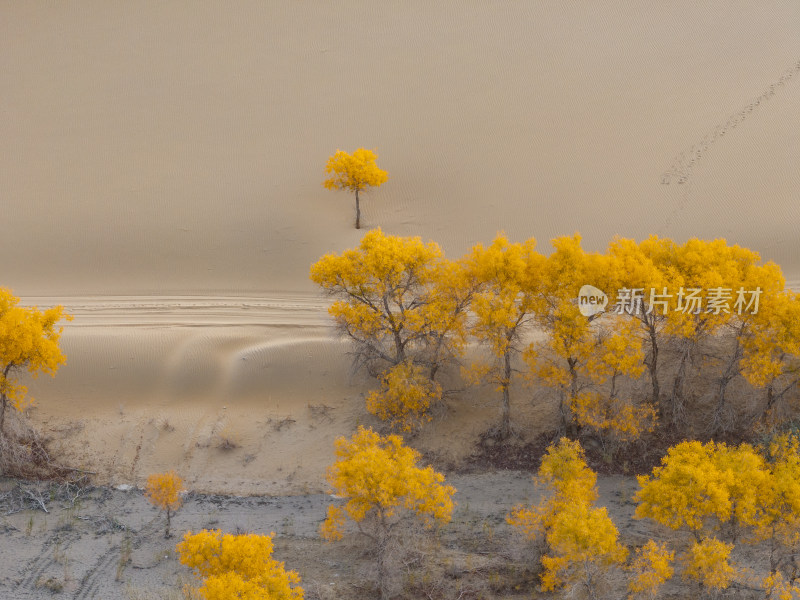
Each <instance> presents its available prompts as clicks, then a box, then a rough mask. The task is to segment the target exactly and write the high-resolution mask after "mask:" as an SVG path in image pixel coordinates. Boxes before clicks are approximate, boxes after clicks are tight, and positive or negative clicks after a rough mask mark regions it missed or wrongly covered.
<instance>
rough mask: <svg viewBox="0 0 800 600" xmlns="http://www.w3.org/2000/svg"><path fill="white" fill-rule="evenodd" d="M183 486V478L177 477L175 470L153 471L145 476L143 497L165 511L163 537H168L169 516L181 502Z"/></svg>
mask: <svg viewBox="0 0 800 600" xmlns="http://www.w3.org/2000/svg"><path fill="white" fill-rule="evenodd" d="M184 489H185V488H184V487H183V480H182V479H181V478H180V477H178V474H177V473H175V471H169V472H168V473H155V474H153V475H150V477H148V478H147V484H146V485H145V492H144V494H145V497H146V498H147V499H148V500H149V501H150V503H151V504H152V505H153V506H155V507H156V508H159V509H161V510H163V511H164V512H165V513H167V528H166V531H165V532H164V537H165V538H169V537H170V532H169V526H170V517H171V516H172V513H173V512H175V511H176V510H178V508H180V506H181V504H183V500H182V498H181V492H182V491H183V490H184Z"/></svg>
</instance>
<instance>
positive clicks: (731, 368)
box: [711, 334, 742, 435]
mask: <svg viewBox="0 0 800 600" xmlns="http://www.w3.org/2000/svg"><path fill="white" fill-rule="evenodd" d="M741 356H742V345H741V344H740V343H739V334H737V336H736V348H735V349H734V351H733V354H732V355H731V358H730V360H729V361H728V364H727V365H725V370H724V371H723V372H722V374H721V375H720V377H719V381H718V385H717V405H716V406H715V407H714V417H713V419H712V421H711V433H712V435H713V434H715V433H717V432H719V430H720V428H721V426H722V411H723V409H724V408H725V401H726V397H725V395H726V392H727V390H728V384H729V383H730V382H731V381H732V380H733V378H734V377H736V375H737V374H738V373H739V359H740V358H741Z"/></svg>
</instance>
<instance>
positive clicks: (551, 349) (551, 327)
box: [523, 233, 614, 437]
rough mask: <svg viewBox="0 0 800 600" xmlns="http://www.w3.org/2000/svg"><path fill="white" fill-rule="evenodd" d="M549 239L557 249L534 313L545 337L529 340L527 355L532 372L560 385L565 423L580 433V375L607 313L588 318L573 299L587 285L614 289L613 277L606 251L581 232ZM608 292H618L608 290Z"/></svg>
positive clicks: (547, 382) (573, 433)
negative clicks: (596, 249) (584, 242)
mask: <svg viewBox="0 0 800 600" xmlns="http://www.w3.org/2000/svg"><path fill="white" fill-rule="evenodd" d="M550 243H551V245H552V246H553V247H554V248H555V251H554V252H553V253H552V254H550V256H548V257H547V259H546V260H545V261H544V263H543V265H542V275H541V278H540V282H539V290H538V291H539V293H540V295H541V299H540V301H539V303H538V304H537V307H536V316H535V320H536V325H538V327H539V328H540V329H542V330H543V331H544V332H545V334H546V337H545V339H544V340H541V341H538V342H535V343H532V344H530V345H528V347H527V348H526V349H525V352H524V353H523V359H524V360H525V362H526V363H527V365H528V367H529V369H530V370H529V376H530V377H531V378H536V379H538V380H540V381H541V382H542V383H544V384H545V385H546V386H548V387H551V388H554V389H556V390H558V394H559V411H560V416H561V426H562V429H563V430H564V431H566V432H567V433H568V434H569V435H570V436H571V437H577V435H578V433H579V429H580V425H581V424H580V423H579V422H578V420H577V419H576V416H577V415H576V412H575V409H576V405H575V402H576V400H577V399H578V397H579V395H580V393H581V391H582V390H583V388H584V385H585V382H582V377H581V375H582V374H583V373H584V371H585V367H586V364H587V361H588V360H589V358H590V356H591V354H592V352H594V351H595V348H596V344H597V327H596V324H597V322H599V321H601V320H604V319H605V317H604V315H603V314H602V313H601V314H598V315H595V316H593V317H591V318H587V317H586V316H584V315H583V314H581V312H580V310H579V308H578V306H577V305H576V303H575V300H576V298H577V296H578V292H579V291H580V289H581V287H583V286H584V285H592V286H594V287H597V288H599V289H601V290H610V289H611V287H610V286H611V280H610V279H609V277H608V272H609V267H608V259H607V257H605V256H603V255H600V254H597V253H590V252H585V251H584V250H583V248H582V247H581V236H580V235H578V234H577V233H576V234H574V235H571V236H562V237H559V238H555V239H553V240H551V241H550ZM607 293H608V294H609V296H610V297H611V298H613V297H614V296H613V293H611V292H610V291H609V292H607ZM590 321H591V323H590Z"/></svg>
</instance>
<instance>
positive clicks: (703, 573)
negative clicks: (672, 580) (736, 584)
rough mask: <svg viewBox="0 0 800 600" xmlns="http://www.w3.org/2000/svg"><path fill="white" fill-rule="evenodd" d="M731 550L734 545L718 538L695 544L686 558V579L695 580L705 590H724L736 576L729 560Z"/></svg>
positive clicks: (704, 539)
mask: <svg viewBox="0 0 800 600" xmlns="http://www.w3.org/2000/svg"><path fill="white" fill-rule="evenodd" d="M731 550H733V544H726V543H725V542H721V541H719V540H718V539H716V538H703V539H702V540H701V541H699V542H693V543H692V546H691V548H690V549H689V552H688V554H687V555H686V558H685V561H686V565H685V568H684V571H683V575H684V577H685V578H688V579H694V580H695V581H697V582H698V583H699V584H700V585H701V587H703V588H710V589H715V590H724V589H725V588H727V587H728V586H729V585H730V584H731V582H732V581H733V579H734V576H735V575H736V569H734V567H733V565H731V563H730V560H729V559H730V554H731Z"/></svg>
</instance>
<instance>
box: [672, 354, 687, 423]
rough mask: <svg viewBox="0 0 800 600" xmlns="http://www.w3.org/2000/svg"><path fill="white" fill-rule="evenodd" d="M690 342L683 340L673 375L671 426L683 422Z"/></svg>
mask: <svg viewBox="0 0 800 600" xmlns="http://www.w3.org/2000/svg"><path fill="white" fill-rule="evenodd" d="M691 349H692V342H691V341H690V340H684V342H683V349H682V351H681V361H680V363H679V364H678V373H677V374H676V375H675V381H673V382H672V397H671V398H670V405H671V406H670V408H671V409H672V423H673V425H680V423H681V422H682V421H683V415H684V412H683V406H684V400H685V397H684V387H685V384H686V364H687V363H688V362H689V356H690V354H691Z"/></svg>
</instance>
